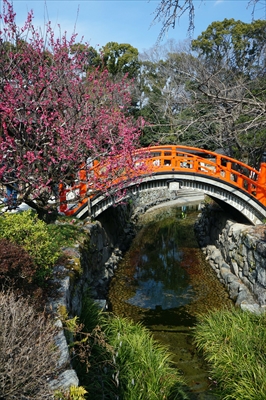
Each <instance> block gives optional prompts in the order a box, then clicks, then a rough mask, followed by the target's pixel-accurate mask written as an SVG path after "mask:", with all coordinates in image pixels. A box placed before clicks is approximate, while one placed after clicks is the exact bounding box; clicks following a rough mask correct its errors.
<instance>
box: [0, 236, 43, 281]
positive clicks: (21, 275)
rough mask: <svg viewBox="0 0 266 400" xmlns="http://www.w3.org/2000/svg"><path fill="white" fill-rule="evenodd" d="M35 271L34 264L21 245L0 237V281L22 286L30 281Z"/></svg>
mask: <svg viewBox="0 0 266 400" xmlns="http://www.w3.org/2000/svg"><path fill="white" fill-rule="evenodd" d="M35 272H36V265H35V264H34V262H33V259H32V257H31V256H30V255H29V253H28V252H27V251H26V250H25V249H24V248H23V247H21V246H20V245H18V244H16V243H12V242H10V241H8V240H7V239H0V283H2V284H5V285H7V286H8V287H9V286H14V287H22V286H23V285H24V284H25V283H27V284H28V283H30V282H31V281H32V278H33V276H34V275H35Z"/></svg>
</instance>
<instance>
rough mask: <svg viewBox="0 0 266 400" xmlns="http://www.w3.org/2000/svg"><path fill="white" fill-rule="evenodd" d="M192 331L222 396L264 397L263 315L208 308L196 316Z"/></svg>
mask: <svg viewBox="0 0 266 400" xmlns="http://www.w3.org/2000/svg"><path fill="white" fill-rule="evenodd" d="M194 333H195V343H196V345H197V347H198V349H199V350H201V351H202V352H203V354H204V357H205V358H206V360H207V361H208V362H209V364H210V368H211V374H212V377H213V379H215V380H216V381H217V382H218V384H219V386H220V387H221V389H222V391H223V393H224V395H223V399H226V400H229V399H241V400H265V399H266V315H265V314H261V315H255V314H252V313H250V312H244V311H242V310H241V309H231V310H219V311H212V312H210V313H209V314H207V315H205V316H201V317H200V318H199V323H198V325H197V326H196V327H195V332H194Z"/></svg>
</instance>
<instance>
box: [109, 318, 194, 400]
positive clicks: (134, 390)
mask: <svg viewBox="0 0 266 400" xmlns="http://www.w3.org/2000/svg"><path fill="white" fill-rule="evenodd" d="M106 335H107V337H108V341H109V343H110V344H111V345H112V346H113V347H114V354H115V360H114V362H115V364H116V365H117V370H116V374H115V377H114V379H116V382H117V385H118V386H119V395H120V397H119V398H121V399H125V400H147V399H149V400H163V399H187V396H186V395H185V393H184V391H183V390H182V386H183V381H182V378H181V376H180V375H179V374H178V372H177V370H176V369H174V368H173V367H172V365H171V359H170V354H169V352H168V350H167V349H166V348H165V347H163V346H162V345H160V344H158V343H157V342H156V341H155V340H154V339H153V338H152V337H151V334H150V333H149V332H148V330H147V329H146V328H144V327H143V326H141V325H140V324H135V323H133V322H131V321H130V320H127V319H123V318H116V317H114V318H110V319H109V320H108V324H107V325H106Z"/></svg>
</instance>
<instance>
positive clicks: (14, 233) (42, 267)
mask: <svg viewBox="0 0 266 400" xmlns="http://www.w3.org/2000/svg"><path fill="white" fill-rule="evenodd" d="M0 237H2V238H5V239H8V240H10V241H12V242H14V243H17V244H19V245H21V246H22V247H23V248H24V249H25V250H26V251H27V252H28V253H29V255H30V256H31V257H32V259H33V261H34V263H35V264H36V266H37V269H36V274H35V279H37V280H39V281H40V282H43V280H44V279H45V278H46V277H47V276H49V275H50V273H51V269H52V267H53V266H54V264H55V262H56V261H57V260H58V257H59V252H58V248H57V246H56V243H54V241H53V239H52V237H51V236H50V235H49V232H48V229H47V225H46V224H45V222H43V221H40V220H39V219H38V217H37V215H36V214H34V213H32V212H31V211H25V212H23V213H17V214H4V215H3V216H2V217H1V218H0Z"/></svg>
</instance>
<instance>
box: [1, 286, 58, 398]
mask: <svg viewBox="0 0 266 400" xmlns="http://www.w3.org/2000/svg"><path fill="white" fill-rule="evenodd" d="M55 333H56V330H55V327H54V324H53V322H52V321H50V320H49V319H47V318H46V317H45V315H44V314H36V312H35V311H34V309H33V307H31V306H30V305H29V303H28V301H27V300H25V299H23V298H19V299H17V298H16V296H15V294H14V293H12V292H8V293H3V292H0V398H1V399H5V400H21V399H25V400H26V399H27V400H31V399H32V400H36V399H38V400H41V399H47V398H51V396H50V397H48V396H49V395H51V394H52V393H51V391H50V389H49V385H48V382H49V379H50V378H52V377H53V374H54V371H55V369H56V367H57V360H58V355H59V354H58V353H59V350H58V348H57V347H56V346H55V345H54V339H53V338H54V335H55Z"/></svg>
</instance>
